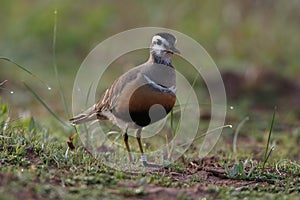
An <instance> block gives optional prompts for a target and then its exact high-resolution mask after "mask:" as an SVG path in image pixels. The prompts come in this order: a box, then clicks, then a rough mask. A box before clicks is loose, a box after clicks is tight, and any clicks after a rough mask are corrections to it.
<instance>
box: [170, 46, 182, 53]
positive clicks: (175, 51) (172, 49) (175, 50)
mask: <svg viewBox="0 0 300 200" xmlns="http://www.w3.org/2000/svg"><path fill="white" fill-rule="evenodd" d="M170 50H171V51H172V52H174V53H177V54H180V51H179V50H178V49H176V48H175V47H174V46H173V47H171V48H170Z"/></svg>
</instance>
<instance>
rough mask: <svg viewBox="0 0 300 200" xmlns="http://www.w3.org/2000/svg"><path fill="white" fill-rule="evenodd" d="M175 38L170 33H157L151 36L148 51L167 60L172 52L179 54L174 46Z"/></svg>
mask: <svg viewBox="0 0 300 200" xmlns="http://www.w3.org/2000/svg"><path fill="white" fill-rule="evenodd" d="M175 45H176V38H175V37H174V36H173V35H172V34H170V33H157V34H155V35H154V36H153V38H152V43H151V46H150V52H151V54H152V55H153V56H158V57H160V58H162V59H166V60H169V59H171V58H172V55H173V54H174V53H177V54H180V51H179V50H178V49H176V48H175Z"/></svg>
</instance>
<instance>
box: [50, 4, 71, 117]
mask: <svg viewBox="0 0 300 200" xmlns="http://www.w3.org/2000/svg"><path fill="white" fill-rule="evenodd" d="M56 33H57V10H56V9H55V11H54V26H53V41H52V60H53V68H54V73H55V78H56V81H57V83H58V88H59V93H60V96H61V99H62V102H63V105H64V109H65V112H66V115H67V118H70V116H71V115H70V112H69V108H68V104H67V100H66V96H65V93H64V91H63V87H62V84H61V81H60V79H59V74H58V69H57V62H56Z"/></svg>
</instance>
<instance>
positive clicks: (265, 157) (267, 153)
mask: <svg viewBox="0 0 300 200" xmlns="http://www.w3.org/2000/svg"><path fill="white" fill-rule="evenodd" d="M275 115H276V108H275V109H274V112H273V116H272V121H271V125H270V130H269V135H268V141H267V146H266V151H265V155H264V162H263V167H262V171H264V169H265V165H266V163H267V160H268V159H269V156H270V154H271V152H272V151H273V149H271V151H270V152H269V146H270V139H271V135H272V131H273V125H274V122H275Z"/></svg>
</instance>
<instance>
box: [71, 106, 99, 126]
mask: <svg viewBox="0 0 300 200" xmlns="http://www.w3.org/2000/svg"><path fill="white" fill-rule="evenodd" d="M96 119H97V110H96V109H95V106H92V107H90V108H89V109H87V110H86V111H85V112H83V113H80V114H78V115H76V116H75V117H73V118H71V119H70V122H71V124H73V125H77V124H82V123H85V122H88V121H93V120H96Z"/></svg>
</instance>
